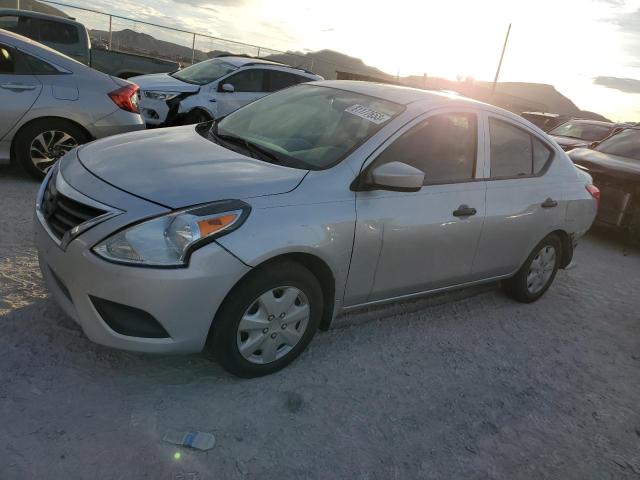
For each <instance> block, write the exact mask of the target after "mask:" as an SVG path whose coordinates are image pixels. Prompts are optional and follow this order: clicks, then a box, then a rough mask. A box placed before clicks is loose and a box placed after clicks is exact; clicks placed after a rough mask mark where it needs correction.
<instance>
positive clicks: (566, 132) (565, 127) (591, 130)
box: [549, 122, 611, 142]
mask: <svg viewBox="0 0 640 480" xmlns="http://www.w3.org/2000/svg"><path fill="white" fill-rule="evenodd" d="M610 133H611V127H608V126H606V125H596V124H593V123H583V122H567V123H563V124H562V125H560V126H559V127H556V128H554V129H553V130H551V131H550V132H549V135H557V136H559V137H570V138H578V139H580V140H589V141H591V142H595V141H597V140H602V139H603V138H605V137H607V136H608V135H609V134H610Z"/></svg>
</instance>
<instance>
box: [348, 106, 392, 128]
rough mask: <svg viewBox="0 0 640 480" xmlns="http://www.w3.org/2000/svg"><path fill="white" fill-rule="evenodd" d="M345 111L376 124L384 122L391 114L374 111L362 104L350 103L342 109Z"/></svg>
mask: <svg viewBox="0 0 640 480" xmlns="http://www.w3.org/2000/svg"><path fill="white" fill-rule="evenodd" d="M344 111H345V112H348V113H350V114H352V115H356V116H358V117H360V118H364V119H365V120H369V121H370V122H373V123H375V124H377V125H380V124H381V123H384V122H386V121H387V120H389V119H390V118H391V115H387V114H386V113H381V112H376V111H375V110H372V109H370V108H369V107H365V106H364V105H358V104H355V105H351V106H350V107H347V108H345V109H344Z"/></svg>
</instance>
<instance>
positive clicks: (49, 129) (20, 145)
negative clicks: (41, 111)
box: [14, 118, 89, 179]
mask: <svg viewBox="0 0 640 480" xmlns="http://www.w3.org/2000/svg"><path fill="white" fill-rule="evenodd" d="M88 140H89V137H88V135H87V134H86V133H85V132H84V130H82V128H80V127H79V126H78V125H76V124H74V123H72V122H69V121H66V120H62V119H57V118H52V119H44V118H43V119H41V120H36V121H35V122H32V123H30V124H29V125H27V126H26V127H24V128H23V129H22V130H21V131H20V132H19V133H18V135H16V138H15V144H14V151H15V155H16V159H17V160H18V162H19V163H20V165H21V166H22V168H23V169H24V170H25V171H26V172H27V173H28V174H29V175H31V176H32V177H34V178H37V179H42V178H44V176H45V173H46V171H47V169H48V168H49V167H50V166H52V165H53V164H54V163H56V162H57V161H58V159H59V158H60V157H62V156H63V155H64V154H65V153H67V152H68V151H69V150H71V149H72V148H74V147H77V146H78V145H79V144H81V143H85V142H87V141H88Z"/></svg>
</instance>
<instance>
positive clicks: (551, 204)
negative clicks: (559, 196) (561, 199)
mask: <svg viewBox="0 0 640 480" xmlns="http://www.w3.org/2000/svg"><path fill="white" fill-rule="evenodd" d="M541 206H542V208H553V207H557V206H558V202H556V201H555V200H554V199H553V198H547V199H546V200H545V201H544V202H542V205H541Z"/></svg>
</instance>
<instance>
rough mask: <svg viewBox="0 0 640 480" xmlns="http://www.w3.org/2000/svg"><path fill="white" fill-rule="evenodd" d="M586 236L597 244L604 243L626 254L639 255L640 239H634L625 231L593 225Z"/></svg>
mask: <svg viewBox="0 0 640 480" xmlns="http://www.w3.org/2000/svg"><path fill="white" fill-rule="evenodd" d="M587 235H588V236H589V237H590V238H592V239H594V240H596V241H597V242H598V243H604V244H607V245H609V246H610V247H612V248H615V249H617V250H622V253H623V255H625V254H627V253H640V239H634V238H632V236H631V235H630V234H629V233H628V232H625V231H621V230H616V229H613V228H607V227H602V226H596V225H594V226H593V227H591V229H590V230H589V232H588V233H587Z"/></svg>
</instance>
